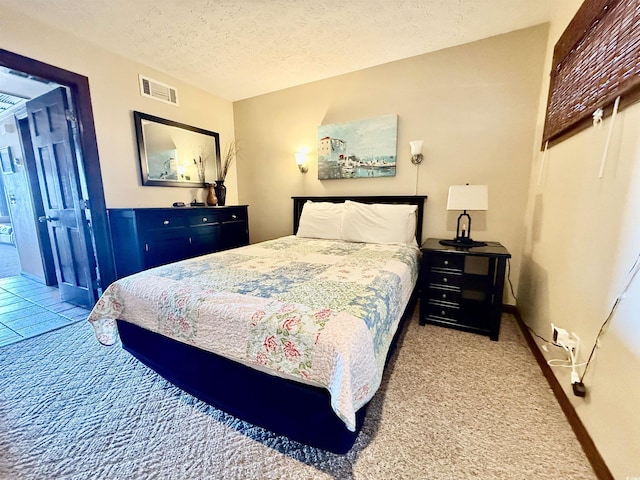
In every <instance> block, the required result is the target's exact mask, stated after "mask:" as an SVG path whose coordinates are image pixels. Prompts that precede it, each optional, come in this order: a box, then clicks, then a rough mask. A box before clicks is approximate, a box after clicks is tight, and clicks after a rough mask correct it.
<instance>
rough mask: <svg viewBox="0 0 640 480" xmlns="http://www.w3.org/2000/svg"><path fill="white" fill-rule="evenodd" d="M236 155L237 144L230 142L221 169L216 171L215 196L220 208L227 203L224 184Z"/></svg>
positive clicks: (233, 141)
mask: <svg viewBox="0 0 640 480" xmlns="http://www.w3.org/2000/svg"><path fill="white" fill-rule="evenodd" d="M237 154H238V143H237V142H236V141H235V140H231V142H229V145H228V146H227V151H226V153H225V154H224V159H223V160H222V165H221V168H220V169H219V170H218V179H217V180H216V182H215V189H216V195H217V196H218V205H220V206H221V207H222V206H224V205H225V203H226V201H227V187H226V186H225V184H224V181H225V179H226V178H227V173H229V168H230V167H231V164H232V163H233V159H234V158H235V157H236V155H237Z"/></svg>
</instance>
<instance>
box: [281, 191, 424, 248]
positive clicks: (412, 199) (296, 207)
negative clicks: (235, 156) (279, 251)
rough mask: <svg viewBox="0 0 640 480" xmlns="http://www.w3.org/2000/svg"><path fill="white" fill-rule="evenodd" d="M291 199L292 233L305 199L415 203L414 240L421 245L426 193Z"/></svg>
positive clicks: (298, 220) (334, 201) (296, 227)
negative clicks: (415, 222) (416, 208)
mask: <svg viewBox="0 0 640 480" xmlns="http://www.w3.org/2000/svg"><path fill="white" fill-rule="evenodd" d="M291 198H292V199H293V233H294V235H295V234H296V233H297V231H298V225H300V215H301V214H302V207H303V206H304V204H305V202H306V201H307V200H311V201H312V202H333V203H342V202H344V201H345V200H352V201H354V202H360V203H391V204H393V203H395V204H404V205H416V206H417V207H418V210H417V212H416V213H417V215H418V217H417V221H418V223H417V225H416V240H417V241H418V245H422V219H423V215H424V203H425V202H426V201H427V196H426V195H394V196H365V197H359V196H349V197H340V196H333V197H291Z"/></svg>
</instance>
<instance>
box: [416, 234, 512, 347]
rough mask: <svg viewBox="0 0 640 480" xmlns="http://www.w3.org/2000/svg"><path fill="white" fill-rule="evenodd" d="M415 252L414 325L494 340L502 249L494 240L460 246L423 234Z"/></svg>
mask: <svg viewBox="0 0 640 480" xmlns="http://www.w3.org/2000/svg"><path fill="white" fill-rule="evenodd" d="M421 250H422V263H421V267H420V279H419V282H420V324H421V325H425V324H427V323H430V324H435V325H441V326H444V327H452V328H456V329H459V330H465V331H468V332H474V333H479V334H482V335H487V336H489V338H491V340H498V335H499V333H500V317H501V314H502V293H503V289H504V277H505V269H506V263H507V259H509V258H510V257H511V254H510V253H509V252H508V251H507V249H506V248H504V247H503V246H502V245H501V244H500V243H498V242H487V245H486V246H482V247H473V248H465V249H463V248H457V247H450V246H446V245H442V244H440V239H437V238H429V239H427V240H426V241H425V242H424V243H423V244H422V247H421Z"/></svg>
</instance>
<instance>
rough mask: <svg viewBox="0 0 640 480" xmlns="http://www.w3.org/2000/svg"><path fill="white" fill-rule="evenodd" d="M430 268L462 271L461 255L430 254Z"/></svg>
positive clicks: (462, 257)
mask: <svg viewBox="0 0 640 480" xmlns="http://www.w3.org/2000/svg"><path fill="white" fill-rule="evenodd" d="M430 263H431V268H443V269H448V270H458V271H460V272H462V270H464V256H463V255H442V254H437V253H436V254H432V255H431V256H430Z"/></svg>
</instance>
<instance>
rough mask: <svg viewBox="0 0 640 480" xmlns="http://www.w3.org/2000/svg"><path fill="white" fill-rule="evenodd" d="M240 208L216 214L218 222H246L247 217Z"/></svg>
mask: <svg viewBox="0 0 640 480" xmlns="http://www.w3.org/2000/svg"><path fill="white" fill-rule="evenodd" d="M244 212H245V211H244V209H241V208H225V209H224V210H222V211H220V212H218V215H219V217H218V218H219V220H220V222H238V221H240V222H241V221H246V220H247V217H246V215H245V213H244Z"/></svg>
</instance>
